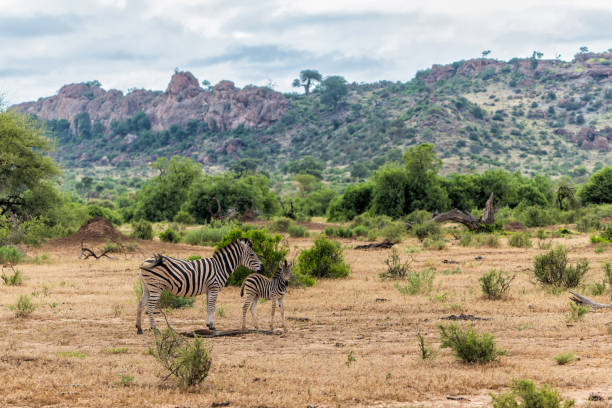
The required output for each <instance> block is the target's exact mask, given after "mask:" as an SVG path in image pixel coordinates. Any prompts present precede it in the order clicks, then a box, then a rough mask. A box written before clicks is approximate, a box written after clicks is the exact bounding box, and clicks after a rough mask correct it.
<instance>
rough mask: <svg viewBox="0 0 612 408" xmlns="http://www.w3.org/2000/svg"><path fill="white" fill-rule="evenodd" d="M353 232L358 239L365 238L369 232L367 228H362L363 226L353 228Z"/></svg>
mask: <svg viewBox="0 0 612 408" xmlns="http://www.w3.org/2000/svg"><path fill="white" fill-rule="evenodd" d="M353 232H354V233H355V235H356V236H358V237H367V236H368V232H369V230H368V228H367V227H364V226H363V225H358V226H356V227H355V228H353Z"/></svg>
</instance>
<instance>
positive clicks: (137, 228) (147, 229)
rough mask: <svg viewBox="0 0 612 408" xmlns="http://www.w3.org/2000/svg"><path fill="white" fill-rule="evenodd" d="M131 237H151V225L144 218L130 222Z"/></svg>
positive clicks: (149, 238)
mask: <svg viewBox="0 0 612 408" xmlns="http://www.w3.org/2000/svg"><path fill="white" fill-rule="evenodd" d="M132 238H138V239H146V240H149V241H150V240H152V239H153V225H152V224H151V223H150V222H148V221H145V220H140V221H136V222H134V223H133V224H132Z"/></svg>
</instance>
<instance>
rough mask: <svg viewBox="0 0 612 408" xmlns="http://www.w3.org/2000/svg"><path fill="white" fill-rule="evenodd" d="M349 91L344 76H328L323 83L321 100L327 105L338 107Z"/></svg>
mask: <svg viewBox="0 0 612 408" xmlns="http://www.w3.org/2000/svg"><path fill="white" fill-rule="evenodd" d="M347 93H348V86H347V84H346V79H344V77H341V76H338V75H333V76H328V77H327V78H325V80H324V81H323V82H322V83H321V102H323V103H324V104H325V105H328V106H331V107H336V106H337V105H338V103H339V102H340V101H341V100H342V98H344V97H345V96H346V94H347Z"/></svg>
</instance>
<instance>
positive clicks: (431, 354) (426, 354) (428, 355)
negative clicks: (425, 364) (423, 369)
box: [416, 330, 436, 360]
mask: <svg viewBox="0 0 612 408" xmlns="http://www.w3.org/2000/svg"><path fill="white" fill-rule="evenodd" d="M416 336H417V339H418V341H419V351H420V353H421V354H420V356H421V359H422V360H427V359H433V358H435V357H436V351H435V350H434V349H432V348H431V347H428V346H426V345H425V336H423V333H421V332H420V331H418V330H417V334H416Z"/></svg>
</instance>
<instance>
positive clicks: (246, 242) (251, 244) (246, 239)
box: [241, 238, 253, 248]
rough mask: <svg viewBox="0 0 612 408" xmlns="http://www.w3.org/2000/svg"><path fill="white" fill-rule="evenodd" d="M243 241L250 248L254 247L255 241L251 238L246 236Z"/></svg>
mask: <svg viewBox="0 0 612 408" xmlns="http://www.w3.org/2000/svg"><path fill="white" fill-rule="evenodd" d="M241 241H242V243H243V244H246V245H247V246H248V247H249V248H253V243H252V242H251V240H250V239H248V238H244V239H242V240H241Z"/></svg>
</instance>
